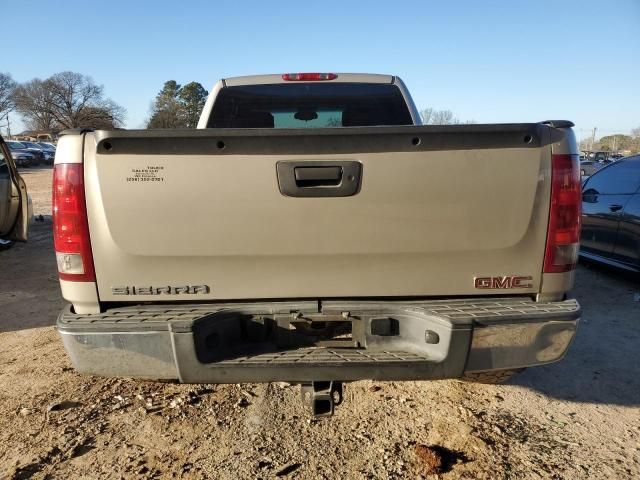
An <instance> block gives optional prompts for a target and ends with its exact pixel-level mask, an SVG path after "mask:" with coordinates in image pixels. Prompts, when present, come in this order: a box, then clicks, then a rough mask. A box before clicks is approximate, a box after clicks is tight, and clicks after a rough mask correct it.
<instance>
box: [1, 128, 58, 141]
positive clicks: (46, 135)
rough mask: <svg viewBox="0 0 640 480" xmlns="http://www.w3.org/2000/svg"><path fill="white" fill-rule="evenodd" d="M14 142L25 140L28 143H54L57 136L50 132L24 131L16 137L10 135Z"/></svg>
mask: <svg viewBox="0 0 640 480" xmlns="http://www.w3.org/2000/svg"><path fill="white" fill-rule="evenodd" d="M12 137H13V139H14V140H27V141H29V142H54V141H55V140H57V138H58V135H57V134H55V133H51V132H44V131H37V130H25V131H24V132H22V133H18V134H17V135H12Z"/></svg>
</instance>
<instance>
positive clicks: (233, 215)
mask: <svg viewBox="0 0 640 480" xmlns="http://www.w3.org/2000/svg"><path fill="white" fill-rule="evenodd" d="M572 126H573V125H572V124H571V123H570V122H568V121H547V122H540V123H521V124H495V125H446V126H422V125H420V119H419V115H418V112H417V110H416V108H415V106H414V104H413V102H412V100H411V97H410V96H409V93H408V91H407V89H406V88H405V86H404V84H403V83H402V81H401V80H400V79H399V78H398V77H394V76H385V75H360V74H340V73H339V74H334V73H311V74H306V73H301V74H284V75H265V76H254V77H238V78H228V79H224V80H221V81H220V82H218V83H217V84H216V85H215V87H214V88H213V90H212V92H211V95H210V96H209V99H208V101H207V103H206V105H205V108H204V111H203V113H202V117H201V120H200V123H199V128H198V129H193V130H137V131H136V130H129V131H125V130H117V131H89V130H82V131H70V132H67V133H66V134H65V135H63V136H62V138H61V139H60V141H59V144H58V150H57V154H56V159H55V167H54V181H53V205H54V243H55V250H56V257H57V262H58V271H59V276H60V286H61V288H62V294H63V296H64V298H65V299H67V300H68V301H69V302H70V305H69V306H68V307H67V308H66V309H65V310H64V311H63V312H62V313H61V314H60V316H59V318H58V321H57V328H58V331H59V332H60V334H61V336H62V339H63V341H64V345H65V347H66V349H67V351H68V352H69V355H70V356H71V359H72V361H73V364H74V365H75V367H76V368H77V369H78V370H79V371H81V372H86V373H91V374H99V375H124V376H131V377H140V378H149V379H176V380H179V381H181V382H197V383H231V382H233V383H236V382H271V381H287V382H292V383H300V384H302V385H303V388H304V389H305V392H306V393H308V395H306V398H307V399H308V401H309V402H310V403H311V405H312V407H313V410H314V412H315V413H317V414H326V413H331V412H332V411H333V406H334V405H335V403H336V402H337V401H339V398H340V391H341V383H340V382H345V381H353V380H359V379H376V380H429V379H443V378H466V379H474V380H477V381H489V382H491V381H493V382H496V381H502V380H504V379H505V378H507V377H508V376H509V375H511V374H512V373H513V372H514V371H517V370H519V369H522V368H525V367H530V366H536V365H542V364H546V363H550V362H554V361H556V360H558V359H560V358H562V356H563V355H564V354H565V352H566V350H567V348H568V346H569V344H570V342H571V340H572V338H573V336H574V333H575V331H576V326H577V322H578V318H579V315H580V309H579V306H578V304H577V302H576V301H575V300H572V299H569V298H567V296H566V292H567V291H568V290H570V288H571V287H572V285H573V280H574V272H575V270H574V269H575V264H576V258H577V254H578V239H579V232H580V206H581V198H580V171H579V164H578V152H577V149H576V143H575V138H574V135H573V132H572V130H571V127H572Z"/></svg>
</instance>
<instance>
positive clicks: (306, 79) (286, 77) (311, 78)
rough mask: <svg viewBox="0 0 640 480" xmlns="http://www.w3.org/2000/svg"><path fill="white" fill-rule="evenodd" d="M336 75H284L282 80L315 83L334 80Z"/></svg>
mask: <svg viewBox="0 0 640 480" xmlns="http://www.w3.org/2000/svg"><path fill="white" fill-rule="evenodd" d="M336 78H338V75H336V74H335V73H285V74H284V75H282V79H283V80H287V81H290V82H317V81H321V80H335V79H336Z"/></svg>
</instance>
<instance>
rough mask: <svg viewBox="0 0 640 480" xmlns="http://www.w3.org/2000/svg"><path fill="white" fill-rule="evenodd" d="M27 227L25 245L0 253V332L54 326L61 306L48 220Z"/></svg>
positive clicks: (20, 244) (21, 244) (61, 301)
mask: <svg viewBox="0 0 640 480" xmlns="http://www.w3.org/2000/svg"><path fill="white" fill-rule="evenodd" d="M42 220H43V221H39V222H36V223H35V224H33V225H31V226H30V227H29V241H28V242H27V243H16V244H15V245H14V246H13V247H12V248H10V249H8V250H3V251H0V332H11V331H16V330H24V329H27V328H35V327H47V326H51V325H54V324H55V320H56V317H57V315H58V312H59V311H60V309H62V307H63V305H64V303H65V302H64V300H63V299H62V296H61V294H60V286H59V284H58V275H57V269H56V260H55V255H54V253H53V240H52V235H51V218H50V217H43V219H42Z"/></svg>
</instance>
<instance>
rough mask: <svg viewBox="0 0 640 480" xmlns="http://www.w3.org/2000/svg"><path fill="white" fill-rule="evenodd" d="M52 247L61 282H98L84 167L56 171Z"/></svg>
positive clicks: (56, 168) (74, 165)
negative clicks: (90, 238) (94, 265)
mask: <svg viewBox="0 0 640 480" xmlns="http://www.w3.org/2000/svg"><path fill="white" fill-rule="evenodd" d="M53 246H54V249H55V251H56V260H57V262H58V275H59V276H60V279H61V280H70V281H75V282H95V280H96V276H95V272H94V269H93V256H92V255H91V243H90V242H89V224H88V221H87V205H86V202H85V196H84V170H83V165H82V164H81V163H60V164H57V165H55V166H54V168H53Z"/></svg>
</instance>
